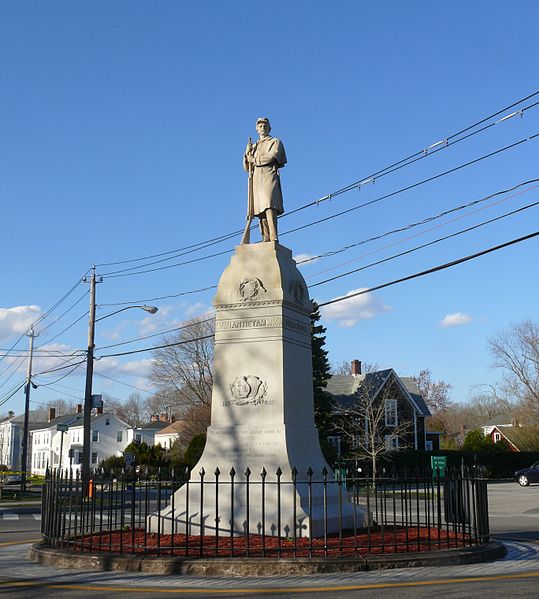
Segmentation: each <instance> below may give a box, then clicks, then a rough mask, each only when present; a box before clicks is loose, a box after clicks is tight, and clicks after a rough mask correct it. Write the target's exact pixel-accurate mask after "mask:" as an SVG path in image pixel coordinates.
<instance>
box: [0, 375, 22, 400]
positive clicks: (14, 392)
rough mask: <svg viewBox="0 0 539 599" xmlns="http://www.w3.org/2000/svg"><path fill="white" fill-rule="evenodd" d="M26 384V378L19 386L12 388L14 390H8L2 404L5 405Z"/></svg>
mask: <svg viewBox="0 0 539 599" xmlns="http://www.w3.org/2000/svg"><path fill="white" fill-rule="evenodd" d="M25 384H26V380H24V381H23V382H22V383H21V384H20V385H19V386H18V387H16V388H15V389H12V391H10V392H8V395H4V397H3V398H2V399H1V400H0V406H3V405H4V404H5V403H7V402H8V401H9V400H10V399H11V398H12V397H13V396H14V395H15V394H16V393H17V391H19V390H20V389H22V388H23V387H24V385H25Z"/></svg>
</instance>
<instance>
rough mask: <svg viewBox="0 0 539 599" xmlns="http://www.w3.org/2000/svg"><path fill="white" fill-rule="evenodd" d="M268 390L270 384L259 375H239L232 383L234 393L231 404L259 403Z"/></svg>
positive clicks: (231, 391)
mask: <svg viewBox="0 0 539 599" xmlns="http://www.w3.org/2000/svg"><path fill="white" fill-rule="evenodd" d="M267 391H268V384H267V383H266V382H264V381H262V380H260V379H259V378H258V377H257V376H252V375H247V376H237V377H236V378H235V379H234V381H233V382H232V384H231V385H230V393H231V395H232V400H231V401H230V403H231V404H234V405H236V406H245V405H247V404H253V405H255V406H256V405H258V404H261V403H262V399H263V398H264V396H265V395H266V393H267Z"/></svg>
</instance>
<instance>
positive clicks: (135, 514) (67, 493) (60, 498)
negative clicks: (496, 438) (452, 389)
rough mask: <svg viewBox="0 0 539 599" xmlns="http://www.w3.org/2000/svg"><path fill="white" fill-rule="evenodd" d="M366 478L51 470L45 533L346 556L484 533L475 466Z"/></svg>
mask: <svg viewBox="0 0 539 599" xmlns="http://www.w3.org/2000/svg"><path fill="white" fill-rule="evenodd" d="M362 474H363V476H353V477H350V476H348V477H346V479H344V478H342V477H341V478H340V479H339V478H337V477H334V476H333V474H332V473H328V472H327V471H325V470H323V471H322V473H321V475H319V476H318V477H315V475H314V473H313V472H312V471H311V470H310V469H309V470H308V471H307V473H306V475H305V476H304V477H302V478H301V480H300V478H299V475H298V473H297V472H296V471H295V470H293V471H292V472H291V473H289V475H288V476H285V475H284V474H283V473H282V471H280V470H278V471H277V472H276V473H275V475H270V473H268V472H266V470H263V471H262V472H261V473H260V474H259V475H254V474H253V473H251V472H250V471H249V470H248V469H247V470H246V471H245V472H243V473H241V474H240V473H236V472H235V471H234V470H231V471H230V472H229V473H227V474H226V475H223V474H222V473H221V472H219V470H216V471H215V472H213V473H211V475H209V474H208V473H206V472H204V471H203V470H202V471H201V472H200V473H198V474H196V475H195V473H194V472H193V473H191V474H189V473H188V472H185V473H181V474H178V473H175V472H170V473H167V475H166V476H165V475H163V473H157V475H156V476H152V477H150V476H141V475H140V474H137V473H136V472H134V471H127V472H123V471H122V472H118V473H117V474H116V475H108V476H105V475H104V474H100V473H97V472H96V473H94V474H93V475H92V478H91V480H90V481H89V482H88V481H85V482H83V481H82V480H81V479H80V478H79V476H78V475H75V476H73V475H72V474H71V473H70V472H68V471H50V472H48V473H47V475H46V480H45V483H44V485H43V496H42V497H43V506H42V530H41V532H42V536H43V541H44V543H45V544H46V545H48V546H51V547H57V548H63V549H69V550H71V551H77V552H93V553H95V552H108V553H119V554H131V555H156V556H183V557H190V558H196V557H199V558H200V557H233V556H237V557H240V556H241V557H309V556H311V557H323V556H328V557H330V556H332V557H339V556H342V557H352V556H360V555H368V554H371V555H372V554H380V553H399V552H417V551H419V552H421V551H435V550H438V549H448V548H456V547H467V546H473V545H480V544H483V543H485V542H487V541H488V540H489V526H488V505H487V489H486V479H485V478H484V476H483V475H482V472H481V471H480V469H479V468H477V467H474V468H472V469H465V468H458V469H454V470H446V472H445V473H441V472H438V471H437V472H433V471H432V470H430V469H427V470H425V471H421V472H420V471H419V470H416V471H413V472H409V471H408V472H406V471H405V472H400V473H398V472H391V473H388V472H383V473H382V476H379V477H377V478H376V479H375V480H374V481H373V479H372V477H371V476H369V475H368V474H367V475H365V473H362ZM290 497H292V503H290V501H289V500H290ZM285 498H288V500H285ZM290 523H292V524H290Z"/></svg>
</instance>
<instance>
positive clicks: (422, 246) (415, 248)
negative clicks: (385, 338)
mask: <svg viewBox="0 0 539 599" xmlns="http://www.w3.org/2000/svg"><path fill="white" fill-rule="evenodd" d="M536 206H539V201H538V202H533V203H532V204H528V205H526V206H522V207H520V208H516V209H515V210H511V211H510V212H506V213H505V214H501V215H500V216H496V217H494V218H491V219H489V220H486V221H483V222H481V223H478V224H476V225H472V226H471V227H467V228H466V229H461V230H460V231H456V232H455V233H450V234H449V235H444V236H443V237H439V238H438V239H434V240H432V241H429V242H427V243H423V244H421V245H419V246H416V247H414V248H410V249H408V250H405V251H404V252H400V253H398V254H393V255H392V256H388V257H387V258H383V259H382V260H377V261H376V262H371V263H370V264H367V265H365V266H361V267H359V268H355V269H353V270H350V271H348V272H345V273H341V274H339V275H335V276H334V277H330V278H329V279H325V280H323V281H318V282H317V283H313V284H310V285H309V288H312V287H317V286H318V285H325V284H326V283H330V282H331V281H335V280H337V279H342V278H343V277H347V276H349V275H351V274H354V273H356V272H360V271H362V270H366V269H368V268H371V267H372V266H377V265H378V264H383V263H385V262H389V261H390V260H394V259H395V258H400V257H401V256H406V255H408V254H412V253H413V252H417V251H418V250H422V249H424V248H426V247H430V246H432V245H435V244H437V243H440V242H441V241H446V240H447V239H452V238H453V237H458V236H459V235H463V234H464V233H469V232H470V231H474V230H475V229H479V228H480V227H484V226H485V225H490V224H491V223H494V222H497V221H499V220H502V219H504V218H507V217H509V216H514V215H515V214H518V213H520V212H523V211H524V210H528V209H529V208H535V207H536Z"/></svg>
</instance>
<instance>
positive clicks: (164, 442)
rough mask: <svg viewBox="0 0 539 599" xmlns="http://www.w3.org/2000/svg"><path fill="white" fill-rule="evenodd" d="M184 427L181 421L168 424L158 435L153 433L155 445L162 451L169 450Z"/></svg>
mask: <svg viewBox="0 0 539 599" xmlns="http://www.w3.org/2000/svg"><path fill="white" fill-rule="evenodd" d="M184 426H185V422H184V421H183V420H176V422H173V423H172V424H169V425H168V426H166V427H165V428H163V429H161V430H160V431H159V432H158V433H155V444H156V445H161V447H162V448H163V449H171V448H172V446H173V445H174V441H176V439H178V437H179V436H180V432H181V430H182V429H183V427H184Z"/></svg>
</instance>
